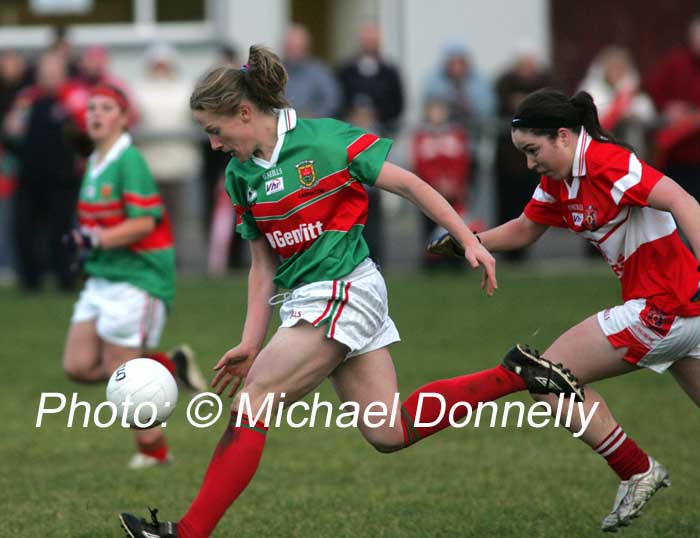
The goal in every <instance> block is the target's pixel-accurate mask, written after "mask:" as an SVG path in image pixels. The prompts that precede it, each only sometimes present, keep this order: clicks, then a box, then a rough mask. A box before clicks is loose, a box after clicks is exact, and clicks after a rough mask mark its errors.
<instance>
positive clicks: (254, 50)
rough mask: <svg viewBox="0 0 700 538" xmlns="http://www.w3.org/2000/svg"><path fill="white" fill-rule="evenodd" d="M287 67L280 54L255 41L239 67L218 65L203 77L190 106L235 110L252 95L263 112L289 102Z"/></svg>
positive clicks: (224, 111) (192, 107) (210, 109)
mask: <svg viewBox="0 0 700 538" xmlns="http://www.w3.org/2000/svg"><path fill="white" fill-rule="evenodd" d="M286 86H287V71H286V70H285V69H284V66H283V65H282V62H281V60H280V59H279V56H277V55H276V54H275V53H274V52H272V51H271V50H270V49H269V48H267V47H263V46H261V45H253V46H252V47H250V51H249V52H248V63H247V64H245V65H244V66H243V67H241V68H240V69H235V68H233V67H228V66H224V67H217V68H215V69H212V70H211V71H209V72H208V73H207V74H205V75H204V77H202V78H201V79H200V80H199V82H198V83H197V85H196V86H195V88H194V91H193V92H192V96H191V97H190V108H191V109H192V110H202V111H206V112H213V113H214V114H223V115H227V114H233V113H235V112H236V111H237V110H238V107H239V106H240V104H241V100H243V99H249V100H250V101H251V102H252V103H253V104H255V106H257V107H258V108H259V109H260V110H261V111H263V112H272V111H273V110H274V109H276V108H285V107H288V106H289V103H288V102H287V99H286V98H285V97H284V90H285V87H286Z"/></svg>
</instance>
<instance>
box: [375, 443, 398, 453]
mask: <svg viewBox="0 0 700 538" xmlns="http://www.w3.org/2000/svg"><path fill="white" fill-rule="evenodd" d="M370 444H371V445H372V446H373V447H374V449H375V450H376V451H377V452H379V453H380V454H392V453H394V452H398V451H399V450H401V449H402V448H405V445H404V444H403V442H401V443H400V444H394V443H392V444H387V443H374V442H372V441H370Z"/></svg>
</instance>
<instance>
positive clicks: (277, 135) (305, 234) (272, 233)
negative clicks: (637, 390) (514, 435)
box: [120, 46, 582, 538]
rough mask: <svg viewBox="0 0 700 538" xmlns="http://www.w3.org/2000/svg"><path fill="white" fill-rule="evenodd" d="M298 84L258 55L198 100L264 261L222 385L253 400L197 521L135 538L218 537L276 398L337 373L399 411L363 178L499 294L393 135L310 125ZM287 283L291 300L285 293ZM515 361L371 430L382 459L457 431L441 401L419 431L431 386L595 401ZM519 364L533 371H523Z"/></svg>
mask: <svg viewBox="0 0 700 538" xmlns="http://www.w3.org/2000/svg"><path fill="white" fill-rule="evenodd" d="M286 81H287V73H286V71H285V70H284V67H283V66H282V64H281V63H280V61H279V58H278V57H277V56H275V55H274V54H273V53H272V52H270V51H269V50H267V49H264V48H262V47H257V46H254V47H251V49H250V58H249V61H248V64H246V65H245V66H243V68H241V69H240V70H239V69H232V68H228V67H223V68H218V69H215V70H214V71H212V72H210V73H209V74H207V75H206V76H205V77H204V78H203V79H202V80H201V81H200V82H199V83H198V85H197V87H196V88H195V90H194V93H193V95H192V97H191V100H190V105H191V108H192V109H193V111H194V116H195V118H196V119H197V121H198V122H199V123H200V125H201V126H202V128H203V129H204V130H205V132H206V133H207V134H208V135H209V139H210V142H211V145H212V148H213V149H215V150H221V151H226V152H228V153H231V154H232V156H233V158H232V159H231V162H230V164H229V166H228V168H227V172H226V189H227V191H228V193H229V196H230V197H231V199H232V201H233V203H234V205H235V207H236V212H237V214H238V216H239V221H238V225H237V231H238V232H239V233H240V234H241V235H242V236H243V237H244V238H246V239H248V240H249V241H250V246H251V253H252V265H251V268H250V274H249V279H248V284H249V285H248V311H247V316H246V321H245V326H244V328H243V335H242V337H241V342H240V344H238V345H237V346H236V347H234V348H232V349H230V350H229V351H227V352H226V353H225V354H224V355H223V357H222V358H221V360H220V361H219V362H218V363H217V364H216V367H215V368H216V369H217V370H218V373H217V374H216V376H215V377H214V381H213V385H214V386H215V387H218V391H219V393H221V392H223V391H224V389H225V388H226V387H227V386H229V385H230V391H229V395H231V396H233V394H234V393H235V392H236V389H237V388H238V386H239V385H240V384H241V383H242V382H243V383H244V384H243V391H242V392H243V393H244V394H246V395H247V397H248V401H249V402H250V404H251V405H250V406H249V407H248V406H246V407H242V408H239V405H240V395H239V396H238V397H236V398H235V399H234V402H233V405H232V413H231V424H230V426H229V427H228V428H227V430H226V432H225V433H224V435H223V437H222V439H221V442H220V443H219V445H218V447H217V449H216V451H215V453H214V456H213V457H212V459H211V463H210V464H209V468H208V469H207V472H206V475H205V477H204V482H203V484H202V487H201V489H200V491H199V493H198V495H197V497H196V498H195V500H194V502H193V503H192V505H191V506H190V508H189V510H188V511H187V513H186V514H185V515H184V516H183V517H182V518H181V519H180V520H179V521H178V522H177V523H175V522H159V521H158V520H157V519H156V517H155V513H152V518H153V521H152V522H147V521H145V520H144V519H140V518H137V517H136V516H134V515H132V514H129V513H122V514H121V515H120V522H121V524H122V527H123V528H124V529H125V531H126V532H127V535H128V536H131V537H139V538H143V537H151V538H153V537H154V536H155V537H172V536H178V537H179V538H205V537H208V536H209V535H210V534H211V532H212V531H213V530H214V528H215V526H216V525H217V523H218V521H219V520H220V519H221V518H222V517H223V515H224V513H225V511H226V510H227V509H228V507H229V506H230V505H231V504H232V503H233V502H234V501H235V499H236V498H237V497H238V496H239V495H240V494H241V492H242V491H243V489H244V488H245V487H246V486H247V484H248V482H249V481H250V480H251V479H252V478H253V475H254V474H255V471H256V469H257V466H258V463H259V461H260V457H261V455H262V451H263V447H264V445H265V439H266V435H267V428H266V425H265V424H263V423H261V422H255V420H254V417H255V416H256V415H257V414H258V413H259V411H260V409H261V408H262V406H263V404H264V401H265V400H266V399H267V398H268V397H269V395H273V396H274V405H273V409H276V408H277V402H279V401H284V403H286V404H289V403H292V402H294V401H296V400H298V399H300V398H302V397H304V396H305V395H306V394H308V393H309V392H310V391H312V390H313V389H314V388H315V387H317V386H318V385H319V384H320V383H321V382H322V381H323V380H324V379H325V378H326V377H330V378H331V380H332V382H333V384H334V387H335V390H336V392H337V393H338V395H339V397H340V399H341V400H342V401H344V402H347V401H351V402H355V403H356V404H357V405H358V406H359V407H360V408H361V410H362V412H363V413H364V410H365V409H366V408H368V406H369V405H371V404H372V403H374V404H376V402H383V403H384V405H387V406H388V407H387V409H388V408H390V407H391V402H392V400H393V399H394V398H395V395H396V394H397V393H398V386H397V380H396V372H395V370H394V364H393V362H392V358H391V355H390V353H389V349H388V346H389V345H390V344H391V343H393V342H396V341H398V339H399V336H398V332H397V330H396V327H395V326H394V323H393V321H392V320H391V318H390V317H389V314H388V305H387V292H386V286H385V284H384V279H383V278H382V276H381V274H380V273H379V271H378V270H377V267H376V265H375V264H374V262H373V261H372V260H371V259H370V258H369V257H368V254H369V252H368V248H367V245H366V243H365V242H364V239H363V238H362V228H363V226H364V224H365V221H366V218H367V194H366V191H365V189H364V188H363V186H362V183H367V184H371V185H375V186H376V187H378V188H380V189H384V190H388V191H391V192H394V193H397V194H400V195H402V196H404V197H405V198H407V199H408V200H410V201H412V202H413V203H414V204H415V205H416V206H418V207H419V208H420V209H422V210H423V211H424V212H425V213H426V214H427V215H428V216H430V217H431V218H432V219H434V220H435V221H436V222H437V223H438V224H440V225H441V226H443V227H444V228H446V229H447V230H450V232H451V233H453V234H454V235H455V236H456V237H459V239H460V241H463V243H464V244H465V245H466V247H467V248H466V252H465V257H466V259H467V261H468V262H469V263H470V265H471V266H472V267H478V266H479V265H482V266H483V267H484V272H485V274H484V285H485V287H486V289H487V292H488V293H489V294H491V293H492V292H493V290H494V288H495V287H496V278H495V266H494V260H493V257H492V256H491V255H490V254H489V252H488V251H487V250H486V249H485V248H483V247H482V246H481V245H480V244H479V242H478V241H477V240H476V238H475V237H474V235H473V234H472V233H471V232H470V231H469V229H468V228H467V227H466V226H465V224H464V223H463V222H462V220H461V218H460V217H459V216H458V215H457V214H456V213H455V211H454V210H453V209H452V207H451V206H450V205H449V203H448V202H447V201H446V200H445V199H444V198H443V197H442V196H440V195H439V194H438V193H437V192H436V191H435V190H433V189H432V188H431V187H430V186H428V185H427V184H426V183H424V182H423V181H421V180H420V179H419V178H418V177H416V176H415V175H413V174H411V173H410V172H408V171H406V170H404V169H402V168H399V167H398V166H395V165H392V164H389V163H387V162H386V161H385V159H386V156H387V154H388V152H389V149H390V146H391V142H390V141H389V140H385V139H381V138H378V137H376V136H374V135H372V134H370V133H366V132H364V131H362V130H360V129H357V128H355V127H352V126H350V125H348V124H346V123H343V122H339V121H336V120H330V119H313V120H307V119H299V118H297V117H296V113H295V112H294V110H293V109H291V108H289V107H288V104H287V102H286V100H285V98H284V90H285V85H286ZM277 286H279V287H283V288H286V289H289V290H290V291H289V292H288V293H284V294H278V295H275V291H276V287H277ZM276 300H279V302H282V307H281V310H280V316H281V318H282V324H281V327H280V328H279V329H278V330H277V332H276V333H275V334H274V336H273V337H272V338H271V340H270V341H269V342H268V343H267V345H265V346H263V343H264V339H265V335H266V333H267V329H268V325H269V322H270V317H271V315H272V304H274V303H275V302H276ZM506 359H507V361H506V365H505V367H504V366H497V367H496V368H492V369H490V370H486V371H483V372H478V373H476V374H471V375H465V376H460V377H456V378H452V379H444V380H440V381H435V382H433V383H430V384H428V385H425V386H423V387H421V388H419V389H418V390H416V391H415V392H414V393H413V394H411V395H410V396H409V397H408V398H407V399H405V400H404V401H403V404H402V406H401V417H400V420H397V421H396V423H395V424H391V423H390V422H389V421H386V422H384V424H382V425H380V426H379V427H372V426H370V425H368V424H360V425H359V429H360V432H361V433H362V434H363V436H364V437H365V438H366V439H367V441H368V442H370V443H371V444H372V445H373V446H375V447H376V448H377V449H378V450H380V451H383V452H392V451H396V450H399V449H402V448H404V447H407V446H410V445H412V444H414V443H416V442H417V441H419V440H421V439H423V438H425V437H427V436H429V435H432V434H433V433H436V432H438V431H440V430H442V429H444V428H445V427H447V426H448V425H449V420H448V418H444V419H443V420H440V421H439V422H438V421H437V419H438V418H439V413H440V410H439V409H438V408H439V407H440V406H439V404H437V405H435V406H434V407H431V406H430V405H423V407H422V408H421V415H420V417H421V420H423V421H424V422H425V423H430V422H431V419H433V420H432V421H434V422H436V424H435V425H434V426H431V427H426V426H423V425H421V424H419V425H416V424H415V422H416V421H415V420H414V418H415V417H416V410H417V406H418V402H419V396H420V394H421V393H422V392H427V391H429V392H433V393H439V394H441V395H442V396H443V397H444V398H445V401H446V403H447V405H449V406H450V407H452V406H453V405H454V404H455V403H456V402H462V401H469V402H470V403H472V404H476V403H477V402H479V401H486V400H493V399H495V398H499V397H500V396H502V395H503V394H507V393H511V392H514V391H518V390H524V389H525V388H528V387H530V383H531V381H530V379H531V377H532V376H536V375H539V376H544V377H545V378H546V377H547V376H548V375H551V376H552V381H554V382H555V383H556V384H557V385H558V387H564V389H558V390H563V391H564V392H567V393H576V394H577V396H578V397H581V396H582V394H581V393H580V390H579V389H578V386H577V383H576V381H575V379H573V378H572V376H570V375H569V374H568V373H567V372H566V371H564V370H563V368H561V367H559V366H557V365H553V364H550V363H549V362H548V361H546V360H543V359H540V358H539V357H536V356H533V355H531V354H528V353H527V352H526V351H524V350H523V349H521V348H519V347H516V348H514V349H513V350H512V351H511V352H510V353H509V354H508V355H507V357H506ZM509 361H510V362H514V361H515V362H518V363H519V365H521V366H522V368H520V369H518V370H519V372H520V375H518V374H516V373H514V371H513V370H514V369H515V368H514V367H512V366H511V365H510V364H509ZM548 389H549V387H548ZM282 393H284V394H286V397H285V398H284V399H283V400H281V394H282ZM465 398H466V400H465ZM462 409H464V414H466V409H465V408H464V407H462ZM246 413H248V415H247V416H245V414H246ZM239 414H240V415H242V416H244V419H243V421H241V420H239V419H240V417H239ZM250 414H252V416H250ZM458 414H459V413H457V414H456V415H458ZM462 416H464V415H462Z"/></svg>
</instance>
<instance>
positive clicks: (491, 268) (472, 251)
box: [464, 243, 498, 297]
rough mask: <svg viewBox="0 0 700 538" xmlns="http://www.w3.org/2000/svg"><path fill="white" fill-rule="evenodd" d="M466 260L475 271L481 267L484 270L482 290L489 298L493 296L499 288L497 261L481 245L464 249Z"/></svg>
mask: <svg viewBox="0 0 700 538" xmlns="http://www.w3.org/2000/svg"><path fill="white" fill-rule="evenodd" d="M464 258H465V259H466V260H467V263H469V265H471V266H472V267H473V268H474V269H476V268H477V267H479V266H480V265H481V266H482V267H483V268H484V274H483V275H482V277H481V289H482V290H483V289H485V290H486V295H488V296H489V297H490V296H491V295H493V291H494V290H495V289H496V288H498V282H497V281H496V259H495V258H494V257H493V256H492V255H491V253H490V252H489V251H488V250H486V248H485V247H484V246H483V245H481V244H480V243H479V244H476V245H474V246H473V247H469V248H466V249H464Z"/></svg>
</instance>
